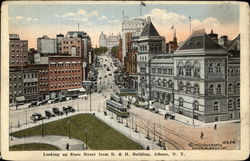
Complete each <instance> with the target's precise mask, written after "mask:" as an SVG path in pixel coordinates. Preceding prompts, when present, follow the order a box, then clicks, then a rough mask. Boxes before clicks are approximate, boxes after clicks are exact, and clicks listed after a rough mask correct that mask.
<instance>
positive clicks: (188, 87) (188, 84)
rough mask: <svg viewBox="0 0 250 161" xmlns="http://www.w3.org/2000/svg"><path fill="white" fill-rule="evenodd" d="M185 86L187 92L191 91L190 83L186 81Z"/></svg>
mask: <svg viewBox="0 0 250 161" xmlns="http://www.w3.org/2000/svg"><path fill="white" fill-rule="evenodd" d="M186 87H187V93H190V92H191V85H190V83H187V85H186Z"/></svg>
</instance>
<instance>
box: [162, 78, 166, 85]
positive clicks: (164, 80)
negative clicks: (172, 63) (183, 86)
mask: <svg viewBox="0 0 250 161" xmlns="http://www.w3.org/2000/svg"><path fill="white" fill-rule="evenodd" d="M162 86H163V87H166V79H163V80H162Z"/></svg>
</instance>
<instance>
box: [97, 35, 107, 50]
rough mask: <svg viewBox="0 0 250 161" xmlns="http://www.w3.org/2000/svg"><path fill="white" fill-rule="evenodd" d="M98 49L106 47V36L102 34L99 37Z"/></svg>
mask: <svg viewBox="0 0 250 161" xmlns="http://www.w3.org/2000/svg"><path fill="white" fill-rule="evenodd" d="M99 47H107V36H106V35H105V34H104V33H103V32H101V34H100V36H99Z"/></svg>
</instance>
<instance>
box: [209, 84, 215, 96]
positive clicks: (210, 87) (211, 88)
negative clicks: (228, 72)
mask: <svg viewBox="0 0 250 161" xmlns="http://www.w3.org/2000/svg"><path fill="white" fill-rule="evenodd" d="M208 93H209V94H210V95H212V94H214V85H212V84H211V85H210V86H209V87H208Z"/></svg>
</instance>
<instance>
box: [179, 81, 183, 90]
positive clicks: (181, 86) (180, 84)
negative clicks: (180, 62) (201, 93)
mask: <svg viewBox="0 0 250 161" xmlns="http://www.w3.org/2000/svg"><path fill="white" fill-rule="evenodd" d="M179 91H183V82H180V83H179Z"/></svg>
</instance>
